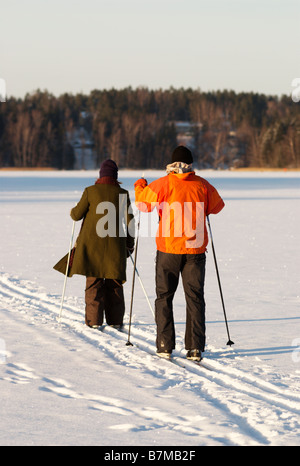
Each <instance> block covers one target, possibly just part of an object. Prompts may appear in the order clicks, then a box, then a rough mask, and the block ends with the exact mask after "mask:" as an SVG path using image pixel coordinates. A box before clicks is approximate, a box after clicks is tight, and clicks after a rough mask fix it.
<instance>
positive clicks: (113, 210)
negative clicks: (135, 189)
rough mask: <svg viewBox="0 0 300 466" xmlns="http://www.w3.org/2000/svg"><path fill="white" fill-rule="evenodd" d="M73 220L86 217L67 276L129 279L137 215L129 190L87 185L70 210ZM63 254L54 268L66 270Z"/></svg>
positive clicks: (108, 185) (110, 186)
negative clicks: (127, 264) (132, 208)
mask: <svg viewBox="0 0 300 466" xmlns="http://www.w3.org/2000/svg"><path fill="white" fill-rule="evenodd" d="M71 217H72V219H73V220H75V221H78V220H81V219H84V220H83V223H82V227H81V230H80V233H79V236H78V238H77V241H76V244H75V246H76V247H75V253H74V256H73V259H72V263H71V267H70V268H69V271H68V276H69V277H72V276H73V275H74V274H78V275H85V276H86V277H96V278H110V279H114V280H120V281H122V283H124V282H125V281H126V261H127V248H130V249H132V248H133V247H134V217H133V214H132V213H131V206H130V199H129V193H128V191H126V190H125V189H122V188H120V187H119V186H115V185H111V184H95V185H94V186H90V187H88V188H86V189H85V190H84V192H83V194H82V197H81V199H80V201H79V203H78V204H77V205H76V207H74V208H73V209H72V210H71ZM67 257H68V254H67V255H66V256H64V257H63V258H62V259H61V260H60V261H59V262H58V263H57V264H56V265H55V266H54V269H55V270H58V271H59V272H62V273H63V274H65V273H66V266H67Z"/></svg>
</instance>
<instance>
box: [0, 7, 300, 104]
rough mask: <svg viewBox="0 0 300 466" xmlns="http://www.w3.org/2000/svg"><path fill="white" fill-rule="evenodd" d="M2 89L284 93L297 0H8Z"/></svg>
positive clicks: (291, 71)
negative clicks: (185, 89) (188, 89)
mask: <svg viewBox="0 0 300 466" xmlns="http://www.w3.org/2000/svg"><path fill="white" fill-rule="evenodd" d="M0 12H1V30H0V78H4V79H5V80H6V85H7V93H8V95H14V96H21V97H22V96H24V95H25V93H26V92H32V91H34V90H36V89H38V88H40V89H42V90H44V89H47V90H49V91H50V92H52V93H54V94H55V95H59V94H61V93H63V92H71V93H77V92H85V93H89V92H90V91H91V90H92V89H96V88H98V89H104V88H105V89H108V88H112V87H115V88H118V89H119V88H123V87H126V86H132V87H133V88H135V87H137V86H146V87H148V88H151V89H158V88H163V89H166V88H169V87H170V86H173V87H176V88H178V87H192V88H195V89H196V88H200V89H202V90H203V91H207V90H217V89H221V90H222V89H233V90H235V91H236V92H240V91H246V92H248V91H254V92H262V93H265V94H277V95H281V94H290V93H291V90H292V88H291V82H292V80H293V79H294V78H297V77H300V46H299V45H300V40H299V39H300V27H299V25H300V0H26V1H25V0H7V1H6V2H2V5H1V8H0Z"/></svg>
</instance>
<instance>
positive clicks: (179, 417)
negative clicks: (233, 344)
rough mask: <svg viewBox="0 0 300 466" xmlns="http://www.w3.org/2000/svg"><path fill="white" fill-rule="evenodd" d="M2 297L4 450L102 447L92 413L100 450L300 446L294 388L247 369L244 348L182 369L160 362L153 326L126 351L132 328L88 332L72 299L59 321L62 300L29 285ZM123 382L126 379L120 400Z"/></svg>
mask: <svg viewBox="0 0 300 466" xmlns="http://www.w3.org/2000/svg"><path fill="white" fill-rule="evenodd" d="M0 296H1V315H2V316H3V322H4V324H5V325H4V326H3V328H5V329H6V334H5V342H6V353H5V357H4V356H3V354H2V364H1V365H0V380H1V387H2V388H1V393H2V395H1V396H2V408H1V411H2V413H1V423H2V424H3V425H5V426H6V428H5V431H4V432H3V431H2V433H1V437H2V438H1V437H0V440H1V444H31V443H32V444H75V443H79V444H80V443H81V444H89V443H91V444H93V443H94V444H95V443H97V441H96V437H97V436H96V434H95V433H94V434H92V432H93V427H94V424H93V422H92V423H91V424H89V429H88V430H85V431H83V429H86V425H85V424H86V420H84V421H83V417H86V416H88V417H92V418H93V419H95V418H97V417H98V424H99V423H100V425H102V424H103V425H102V429H103V426H106V429H104V432H101V434H100V437H101V438H99V443H98V444H102V445H103V444H104V445H105V444H106V445H112V444H114V445H122V444H124V445H130V444H132V445H138V444H144V445H147V444H148V445H149V444H153V445H154V444H155V443H156V444H157V445H272V444H275V445H292V444H297V443H298V441H299V438H300V391H299V390H298V389H296V385H295V383H293V384H291V386H290V387H289V386H288V385H289V384H288V383H285V384H283V383H282V381H278V383H277V382H276V380H274V381H273V382H270V381H266V379H267V377H266V375H270V374H266V368H265V367H264V366H263V365H260V364H259V363H258V364H257V365H253V366H252V368H251V370H250V368H249V367H248V368H243V365H242V364H240V361H241V358H240V357H239V352H238V350H235V349H232V348H225V349H218V348H214V347H211V346H208V348H207V351H206V353H205V359H204V363H205V366H206V367H201V366H198V365H196V364H194V363H193V362H188V361H185V360H184V359H182V362H183V363H184V367H181V366H180V365H177V364H173V363H171V362H169V361H164V360H160V359H159V358H158V357H157V356H155V327H154V326H151V325H145V324H144V323H143V322H137V321H135V322H134V324H133V327H132V332H131V335H132V336H131V341H132V343H133V344H134V346H133V347H128V346H126V342H127V334H126V327H125V332H119V331H117V330H114V329H112V328H110V327H107V326H105V327H104V328H103V330H102V331H98V330H92V329H89V328H87V327H86V326H85V325H84V324H83V306H82V304H83V303H81V305H79V304H77V305H76V304H75V303H74V299H72V298H67V299H66V303H65V306H64V310H63V319H62V323H61V324H59V323H58V321H57V317H58V314H59V308H60V299H59V297H58V296H53V295H47V294H45V293H41V291H40V290H38V289H37V288H36V287H35V286H34V284H32V283H31V282H26V281H21V280H19V279H16V278H14V277H12V276H10V275H8V274H1V275H0ZM9 330H11V333H9ZM22 337H23V338H24V340H23V339H22ZM29 343H30V345H31V348H32V350H31V352H29V353H28V345H29ZM24 345H26V347H27V352H25V351H24V348H23V346H24ZM184 354H185V352H184V351H183V350H182V352H180V351H177V352H175V355H177V356H180V355H181V356H183V355H184ZM253 362H255V361H253ZM209 369H210V370H209ZM116 376H117V379H116ZM108 380H109V382H108ZM115 380H119V381H123V383H124V387H123V388H124V390H123V392H122V393H123V395H122V397H120V391H118V390H116V387H115V388H114V381H115ZM298 387H299V385H298ZM118 388H119V387H118ZM91 389H93V392H91V391H89V390H91ZM116 393H117V394H118V395H117V396H116ZM10 397H11V398H10ZM62 400H66V403H65V405H64V403H62ZM4 421H5V422H4ZM149 431H153V432H152V435H151V436H150V437H147V436H146V433H147V432H149ZM155 432H157V437H155V435H154V433H155ZM147 438H148V440H146V439H147Z"/></svg>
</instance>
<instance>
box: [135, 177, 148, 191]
mask: <svg viewBox="0 0 300 466" xmlns="http://www.w3.org/2000/svg"><path fill="white" fill-rule="evenodd" d="M138 186H141V188H143V189H144V188H146V186H148V182H147V180H145V178H140V179H139V180H137V181H136V182H135V183H134V187H135V188H137V187H138Z"/></svg>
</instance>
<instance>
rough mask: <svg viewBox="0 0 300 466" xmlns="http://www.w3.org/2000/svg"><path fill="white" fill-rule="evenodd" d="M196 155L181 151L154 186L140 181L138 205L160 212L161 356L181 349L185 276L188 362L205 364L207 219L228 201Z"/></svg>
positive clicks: (158, 287)
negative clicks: (178, 328) (180, 290)
mask: <svg viewBox="0 0 300 466" xmlns="http://www.w3.org/2000/svg"><path fill="white" fill-rule="evenodd" d="M192 163H193V156H192V153H191V151H190V150H189V149H188V148H186V147H184V146H178V147H177V148H176V149H175V150H174V152H173V154H172V163H171V164H169V165H168V166H167V175H166V176H164V177H162V178H159V179H158V180H155V181H153V182H152V183H151V184H149V186H148V183H147V181H146V180H145V179H144V178H141V179H139V180H138V181H137V182H136V183H135V185H134V187H135V202H136V205H137V207H138V209H139V210H141V211H142V212H151V211H152V210H153V209H154V208H156V209H157V211H158V215H159V227H158V231H157V235H156V245H157V257H156V301H155V318H156V324H157V340H156V344H157V354H158V355H159V356H161V357H166V358H170V356H171V354H172V350H173V349H175V326H174V317H173V298H174V295H175V292H176V289H177V286H178V282H179V276H180V274H181V276H182V283H183V287H184V292H185V298H186V333H185V347H186V350H187V358H188V359H192V360H196V361H199V360H201V358H202V352H203V351H204V348H205V336H206V335H205V300H204V278H205V263H206V257H205V251H206V247H207V244H208V234H207V229H206V216H207V215H209V214H217V213H219V212H220V211H221V210H222V209H223V207H224V205H225V204H224V202H223V200H222V198H221V197H220V195H219V193H218V192H217V190H216V189H215V188H214V187H213V186H212V185H211V184H210V183H209V182H208V181H207V180H205V179H204V178H201V177H200V176H197V175H196V174H195V172H194V171H193V168H192Z"/></svg>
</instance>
